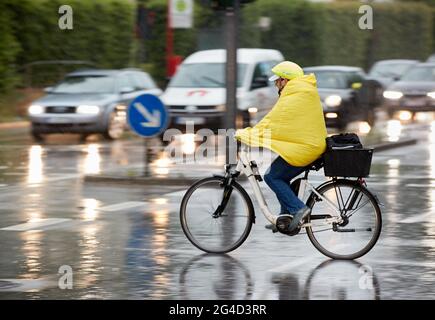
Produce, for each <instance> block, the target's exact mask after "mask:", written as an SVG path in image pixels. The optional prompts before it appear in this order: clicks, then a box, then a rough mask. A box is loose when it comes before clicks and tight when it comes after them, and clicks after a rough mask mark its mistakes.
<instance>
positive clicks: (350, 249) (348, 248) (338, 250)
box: [306, 180, 382, 260]
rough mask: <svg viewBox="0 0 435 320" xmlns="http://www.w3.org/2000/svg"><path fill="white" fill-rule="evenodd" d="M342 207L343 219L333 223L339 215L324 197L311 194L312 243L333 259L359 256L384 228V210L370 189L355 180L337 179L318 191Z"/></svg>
mask: <svg viewBox="0 0 435 320" xmlns="http://www.w3.org/2000/svg"><path fill="white" fill-rule="evenodd" d="M317 191H318V192H319V193H320V194H321V195H322V196H323V197H324V198H326V199H328V200H329V201H330V202H332V203H333V204H334V205H335V206H337V207H338V208H339V210H340V214H341V216H342V217H343V222H342V223H340V224H338V223H333V222H331V221H332V219H333V217H336V216H337V215H338V214H337V213H336V212H335V210H333V209H332V208H331V207H330V206H329V205H328V204H327V202H326V201H325V200H322V199H321V198H320V197H318V196H316V195H314V194H313V195H312V196H311V197H310V198H309V199H308V201H307V206H309V207H310V208H311V209H312V212H311V215H310V217H309V218H308V219H307V222H309V223H310V225H309V226H308V227H307V228H306V230H307V234H308V237H309V239H310V240H311V242H312V244H313V245H314V246H315V247H316V249H317V250H319V251H320V252H321V253H323V254H324V255H326V256H328V257H330V258H333V259H346V260H352V259H357V258H359V257H361V256H363V255H365V254H366V253H367V252H369V251H370V250H371V249H372V248H373V246H374V245H375V244H376V242H377V240H378V238H379V235H380V233H381V228H382V217H381V210H380V208H379V205H378V203H377V201H376V199H375V197H374V196H373V195H372V194H371V193H370V191H369V190H367V188H365V187H363V186H361V185H360V184H358V183H356V182H355V181H350V180H337V181H335V182H332V183H328V184H326V185H324V186H323V187H321V188H320V189H319V190H317Z"/></svg>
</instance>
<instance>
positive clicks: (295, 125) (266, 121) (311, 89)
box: [235, 74, 327, 167]
mask: <svg viewBox="0 0 435 320" xmlns="http://www.w3.org/2000/svg"><path fill="white" fill-rule="evenodd" d="M235 137H236V139H238V140H240V141H241V142H242V143H245V144H248V145H250V146H253V147H264V148H268V149H270V150H272V151H273V152H275V153H277V154H279V155H280V156H281V157H282V158H283V159H284V160H285V161H287V162H288V163H289V164H290V165H293V166H296V167H303V166H307V165H309V164H310V163H312V162H313V161H315V160H316V159H318V158H319V157H320V156H321V155H322V154H323V153H324V152H325V149H326V142H325V138H326V137H327V131H326V126H325V119H324V116H323V109H322V105H321V103H320V98H319V94H318V92H317V87H316V78H315V76H314V75H313V74H310V75H305V76H302V77H298V78H296V79H293V80H291V81H289V82H288V83H287V85H286V86H285V87H284V89H283V90H282V92H281V96H280V97H279V99H278V101H277V103H276V104H275V106H274V107H273V108H272V110H271V111H270V112H269V113H268V114H267V115H266V116H265V117H264V118H263V119H262V120H261V121H260V122H259V123H258V124H257V125H256V126H254V127H253V128H245V129H242V130H237V132H236V135H235Z"/></svg>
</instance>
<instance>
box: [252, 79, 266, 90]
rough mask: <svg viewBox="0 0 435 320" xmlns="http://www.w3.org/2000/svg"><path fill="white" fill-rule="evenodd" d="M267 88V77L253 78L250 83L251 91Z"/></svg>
mask: <svg viewBox="0 0 435 320" xmlns="http://www.w3.org/2000/svg"><path fill="white" fill-rule="evenodd" d="M268 86H269V80H268V79H267V77H255V78H254V81H252V86H251V88H252V89H259V88H265V87H268Z"/></svg>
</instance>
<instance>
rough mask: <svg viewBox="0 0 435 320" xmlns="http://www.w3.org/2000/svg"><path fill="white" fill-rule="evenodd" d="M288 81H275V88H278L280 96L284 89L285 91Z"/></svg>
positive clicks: (280, 79)
mask: <svg viewBox="0 0 435 320" xmlns="http://www.w3.org/2000/svg"><path fill="white" fill-rule="evenodd" d="M287 81H288V80H287V79H283V78H279V79H276V80H275V87H277V88H278V94H281V91H282V89H284V87H285V85H286V84H287Z"/></svg>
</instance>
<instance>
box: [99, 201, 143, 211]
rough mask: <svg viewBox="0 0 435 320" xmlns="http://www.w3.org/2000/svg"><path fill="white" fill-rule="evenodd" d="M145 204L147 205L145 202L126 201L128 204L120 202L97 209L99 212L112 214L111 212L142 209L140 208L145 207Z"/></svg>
mask: <svg viewBox="0 0 435 320" xmlns="http://www.w3.org/2000/svg"><path fill="white" fill-rule="evenodd" d="M147 204H148V203H147V202H139V201H128V202H121V203H116V204H112V205H109V206H105V207H101V208H99V210H101V211H109V212H113V211H121V210H126V209H131V208H137V207H142V206H146V205H147Z"/></svg>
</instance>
